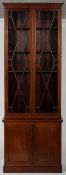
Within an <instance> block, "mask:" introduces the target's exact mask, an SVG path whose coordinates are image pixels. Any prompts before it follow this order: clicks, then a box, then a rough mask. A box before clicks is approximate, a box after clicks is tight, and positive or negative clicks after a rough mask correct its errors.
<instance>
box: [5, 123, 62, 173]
mask: <svg viewBox="0 0 66 175" xmlns="http://www.w3.org/2000/svg"><path fill="white" fill-rule="evenodd" d="M4 125H5V132H4V133H5V134H4V135H5V160H4V161H5V163H4V172H39V171H40V172H61V123H60V122H46V121H45V122H40V123H39V122H21V121H20V122H16V121H12V122H11V121H10V122H5V124H4Z"/></svg>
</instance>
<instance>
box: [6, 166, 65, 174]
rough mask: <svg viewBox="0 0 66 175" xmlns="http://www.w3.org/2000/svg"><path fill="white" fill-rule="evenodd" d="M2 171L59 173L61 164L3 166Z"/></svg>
mask: <svg viewBox="0 0 66 175" xmlns="http://www.w3.org/2000/svg"><path fill="white" fill-rule="evenodd" d="M3 172H4V173H29V172H36V173H39V172H43V173H44V172H47V173H48V172H49V173H61V172H62V165H59V166H5V165H4V167H3Z"/></svg>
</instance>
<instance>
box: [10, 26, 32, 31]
mask: <svg viewBox="0 0 66 175" xmlns="http://www.w3.org/2000/svg"><path fill="white" fill-rule="evenodd" d="M8 30H14V31H15V28H14V27H9V28H8ZM16 30H21V31H23V30H30V28H29V27H23V28H18V27H16Z"/></svg>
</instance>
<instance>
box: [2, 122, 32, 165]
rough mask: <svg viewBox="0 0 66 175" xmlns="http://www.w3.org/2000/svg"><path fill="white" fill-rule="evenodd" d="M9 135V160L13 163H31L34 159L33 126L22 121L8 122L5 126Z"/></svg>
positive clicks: (7, 148)
mask: <svg viewBox="0 0 66 175" xmlns="http://www.w3.org/2000/svg"><path fill="white" fill-rule="evenodd" d="M5 136H6V137H7V144H6V155H7V161H8V162H9V163H12V164H16V165H17V164H23V163H24V164H27V163H28V164H29V162H31V161H32V126H30V125H28V124H22V123H20V124H19V123H17V124H16V122H13V123H8V124H6V127H5Z"/></svg>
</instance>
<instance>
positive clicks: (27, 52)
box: [8, 50, 30, 54]
mask: <svg viewBox="0 0 66 175" xmlns="http://www.w3.org/2000/svg"><path fill="white" fill-rule="evenodd" d="M13 52H14V51H12V50H9V51H8V53H13ZM15 53H16V54H18V53H20V54H24V53H25V54H29V53H30V51H24V52H23V51H15Z"/></svg>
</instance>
